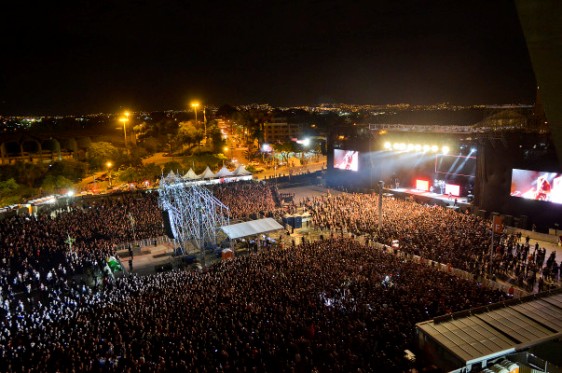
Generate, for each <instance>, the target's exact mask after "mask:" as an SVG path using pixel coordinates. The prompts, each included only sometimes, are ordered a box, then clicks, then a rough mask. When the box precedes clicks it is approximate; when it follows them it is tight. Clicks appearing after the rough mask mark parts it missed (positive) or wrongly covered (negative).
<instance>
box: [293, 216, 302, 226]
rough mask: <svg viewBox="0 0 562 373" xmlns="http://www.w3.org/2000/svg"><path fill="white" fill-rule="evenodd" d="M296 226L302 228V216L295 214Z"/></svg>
mask: <svg viewBox="0 0 562 373" xmlns="http://www.w3.org/2000/svg"><path fill="white" fill-rule="evenodd" d="M293 227H294V228H297V229H298V228H302V216H295V225H294V226H293Z"/></svg>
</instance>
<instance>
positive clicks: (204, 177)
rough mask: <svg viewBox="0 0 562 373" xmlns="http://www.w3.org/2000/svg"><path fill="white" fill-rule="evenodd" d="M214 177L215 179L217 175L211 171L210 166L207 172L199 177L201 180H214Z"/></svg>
mask: <svg viewBox="0 0 562 373" xmlns="http://www.w3.org/2000/svg"><path fill="white" fill-rule="evenodd" d="M213 177H215V174H214V173H213V171H211V169H210V168H209V166H207V168H206V169H205V171H203V173H202V174H201V175H199V178H200V179H212V178H213Z"/></svg>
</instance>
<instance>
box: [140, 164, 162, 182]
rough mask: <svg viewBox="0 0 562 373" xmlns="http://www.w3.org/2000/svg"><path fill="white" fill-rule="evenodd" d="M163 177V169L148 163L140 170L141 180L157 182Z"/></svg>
mask: <svg viewBox="0 0 562 373" xmlns="http://www.w3.org/2000/svg"><path fill="white" fill-rule="evenodd" d="M161 176H162V169H161V168H160V166H157V165H156V164H154V163H148V164H146V165H144V167H143V168H141V169H140V170H139V179H143V180H151V181H152V180H155V179H158V178H160V177H161Z"/></svg>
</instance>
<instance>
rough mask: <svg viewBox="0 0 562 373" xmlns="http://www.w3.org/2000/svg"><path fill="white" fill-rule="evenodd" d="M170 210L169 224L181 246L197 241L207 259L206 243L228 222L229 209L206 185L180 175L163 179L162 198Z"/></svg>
mask: <svg viewBox="0 0 562 373" xmlns="http://www.w3.org/2000/svg"><path fill="white" fill-rule="evenodd" d="M158 203H159V205H160V207H161V208H162V210H163V211H167V212H168V215H169V218H170V226H171V229H172V232H173V233H174V236H175V238H176V240H177V241H179V243H180V245H181V247H182V248H184V249H185V244H186V243H187V242H189V241H195V242H196V245H197V247H198V248H199V249H200V250H201V255H202V261H203V264H204V263H205V255H204V248H205V245H209V244H210V245H212V246H213V247H214V246H215V245H216V242H217V233H218V231H219V229H220V227H222V226H225V225H229V222H230V210H229V208H228V207H227V206H225V205H224V204H223V203H222V202H221V201H219V200H218V199H217V198H216V197H215V196H213V194H212V193H211V192H210V191H209V190H208V189H206V188H205V187H202V186H198V185H187V184H186V183H185V182H184V181H183V180H182V179H181V178H179V177H170V176H168V177H166V178H162V179H161V180H160V188H159V201H158Z"/></svg>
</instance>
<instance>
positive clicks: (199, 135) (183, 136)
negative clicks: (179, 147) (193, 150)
mask: <svg viewBox="0 0 562 373" xmlns="http://www.w3.org/2000/svg"><path fill="white" fill-rule="evenodd" d="M203 136H204V134H203V131H202V130H201V129H200V128H197V127H196V126H195V125H194V123H193V122H192V121H186V122H181V123H180V124H179V128H178V140H179V141H180V142H181V143H184V144H187V145H188V146H189V147H192V146H193V145H195V144H198V143H200V142H201V140H203Z"/></svg>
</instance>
